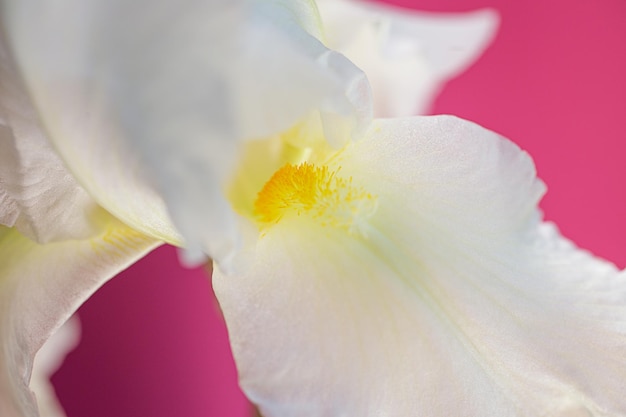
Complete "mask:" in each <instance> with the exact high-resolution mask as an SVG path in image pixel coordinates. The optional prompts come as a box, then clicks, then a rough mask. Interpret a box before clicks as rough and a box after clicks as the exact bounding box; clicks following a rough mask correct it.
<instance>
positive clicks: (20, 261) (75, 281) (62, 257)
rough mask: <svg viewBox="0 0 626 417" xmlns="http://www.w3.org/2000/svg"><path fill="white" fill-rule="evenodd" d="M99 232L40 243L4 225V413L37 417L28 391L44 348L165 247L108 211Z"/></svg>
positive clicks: (0, 328)
mask: <svg viewBox="0 0 626 417" xmlns="http://www.w3.org/2000/svg"><path fill="white" fill-rule="evenodd" d="M99 220H100V222H99V226H100V227H99V231H98V233H97V234H95V235H93V236H91V237H89V238H86V239H82V240H66V241H56V242H52V243H49V244H45V245H41V244H38V243H35V242H34V241H32V240H30V239H28V238H26V237H24V236H23V235H21V234H20V233H19V232H18V231H17V230H16V229H14V228H7V227H4V226H0V248H1V249H2V250H0V317H2V321H1V322H0V340H1V341H2V343H0V414H1V415H2V416H7V417H18V416H19V417H25V416H28V417H33V416H37V415H38V411H37V405H36V402H35V398H34V396H33V394H32V393H31V392H30V389H29V382H30V376H31V370H32V365H33V358H34V356H35V354H36V353H37V351H38V350H39V348H40V347H41V346H42V345H43V343H44V342H45V341H46V339H48V338H49V337H50V335H51V334H52V333H54V332H55V331H56V330H57V329H58V328H59V327H60V326H61V325H62V324H63V323H64V322H65V321H66V320H67V319H68V318H69V317H70V316H71V315H72V314H73V313H74V312H75V311H76V309H77V308H78V307H79V306H80V305H81V304H82V303H83V302H84V301H85V300H86V299H87V298H88V297H89V296H90V295H91V294H92V293H93V292H94V291H96V290H97V289H98V288H99V287H100V286H101V285H102V284H104V283H105V282H106V281H107V280H108V279H110V278H111V277H113V276H114V275H115V274H117V273H118V272H119V271H121V270H122V269H124V268H126V267H127V266H128V265H130V264H131V263H132V262H134V261H136V260H137V259H139V258H140V257H142V256H143V255H145V254H146V253H147V252H148V251H149V250H151V249H153V248H154V247H156V246H157V245H158V244H159V243H158V242H157V241H155V240H153V239H151V238H148V237H146V236H145V235H142V234H140V233H139V232H136V231H134V230H133V229H130V228H128V227H127V226H125V225H123V224H121V223H120V222H119V221H117V220H115V219H114V218H113V217H111V216H110V215H108V214H106V213H105V212H103V213H101V215H100V217H99Z"/></svg>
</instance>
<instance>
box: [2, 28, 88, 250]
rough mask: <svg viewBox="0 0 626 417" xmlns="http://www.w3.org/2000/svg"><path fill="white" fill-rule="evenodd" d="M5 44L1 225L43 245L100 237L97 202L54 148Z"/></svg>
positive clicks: (3, 59) (3, 60)
mask: <svg viewBox="0 0 626 417" xmlns="http://www.w3.org/2000/svg"><path fill="white" fill-rule="evenodd" d="M11 64H12V62H11V60H10V57H9V56H8V53H7V50H6V48H5V47H4V46H3V45H2V41H1V39H0V224H1V225H5V226H9V227H15V228H17V229H18V230H19V231H20V233H22V234H24V235H25V236H28V237H29V238H31V239H33V240H35V241H37V242H39V243H47V242H50V241H55V240H64V239H71V238H84V237H87V236H89V235H90V234H92V233H93V232H94V228H93V226H92V224H91V219H90V216H92V215H93V214H94V213H95V212H96V211H97V210H98V206H97V204H96V202H95V201H94V200H93V199H92V198H91V197H90V196H89V195H88V194H87V193H86V192H85V190H84V189H83V188H82V187H81V186H80V185H79V184H78V183H77V182H76V180H74V178H73V177H72V175H71V174H70V173H69V172H68V171H67V169H66V168H65V166H64V165H63V162H62V161H61V160H60V159H59V157H58V156H57V154H56V153H55V152H54V150H53V149H52V147H51V146H50V144H49V142H48V140H47V138H46V135H45V133H44V132H43V130H42V128H41V126H40V124H39V121H38V117H37V114H36V112H35V110H34V109H33V107H32V105H31V104H30V101H29V99H28V95H27V94H26V92H25V91H24V89H23V87H22V85H21V82H20V79H19V77H18V76H17V74H16V72H15V70H14V68H12V66H11Z"/></svg>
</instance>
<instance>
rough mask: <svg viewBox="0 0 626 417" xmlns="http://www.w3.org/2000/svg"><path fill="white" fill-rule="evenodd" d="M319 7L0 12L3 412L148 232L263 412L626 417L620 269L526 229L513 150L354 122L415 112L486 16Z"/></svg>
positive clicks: (460, 133) (18, 403)
mask: <svg viewBox="0 0 626 417" xmlns="http://www.w3.org/2000/svg"><path fill="white" fill-rule="evenodd" d="M333 1H334V0H326V1H325V2H323V3H321V4H320V6H321V9H320V10H321V15H322V17H323V20H324V22H328V25H329V26H328V27H327V28H325V30H326V32H325V33H324V30H322V26H321V20H320V17H319V14H318V11H317V8H316V5H315V4H314V3H313V2H311V1H306V0H301V1H300V0H298V1H296V0H292V1H287V0H265V1H260V0H259V1H247V0H221V1H220V0H213V1H208V0H182V1H165V0H161V1H149V0H141V1H135V2H128V1H125V0H108V1H104V0H62V1H58V2H57V1H55V2H49V1H44V0H4V1H1V2H0V22H1V26H0V29H1V30H2V35H3V36H2V38H1V40H0V42H1V43H0V161H1V165H0V202H1V206H0V207H1V210H0V223H1V224H2V225H3V226H0V315H1V316H0V317H1V318H2V321H1V322H0V338H1V339H0V413H1V414H2V416H8V417H24V416H27V417H32V416H37V415H38V410H37V405H36V400H35V399H34V397H33V395H32V393H31V392H30V390H29V383H30V375H31V369H32V365H33V358H34V356H35V354H36V352H37V351H38V350H39V348H40V347H41V346H42V345H43V343H44V342H45V341H46V339H47V338H48V337H49V336H50V335H51V334H52V333H54V331H55V330H56V329H57V328H59V326H60V325H61V324H62V323H63V322H64V321H65V320H67V318H68V317H70V315H71V314H72V313H73V312H74V311H75V310H76V309H77V308H78V306H79V305H80V304H81V303H82V302H83V301H84V300H85V299H86V298H87V297H88V296H89V295H90V294H91V293H93V291H95V290H96V289H97V288H98V287H99V286H100V285H101V284H102V283H103V282H105V281H106V280H107V279H109V278H110V277H111V276H113V275H114V274H115V273H116V272H118V271H119V270H121V269H122V268H124V267H125V266H127V265H129V264H130V263H132V262H133V261H135V260H136V259H138V258H140V257H141V256H143V255H144V254H145V253H147V251H149V250H151V249H152V248H154V247H155V246H157V245H158V244H159V243H160V242H162V241H165V242H169V243H173V244H176V245H179V246H184V247H185V248H186V249H185V250H186V252H185V253H186V256H187V259H188V260H190V261H194V262H197V261H199V260H202V259H203V257H204V256H210V257H211V258H213V259H214V260H215V261H216V268H215V273H214V285H215V289H216V293H217V295H218V298H219V300H220V303H221V305H222V307H223V310H224V315H225V317H226V321H227V324H228V327H229V332H230V336H231V342H232V345H233V350H234V353H235V357H236V361H237V365H238V368H239V372H240V376H241V384H242V387H243V389H244V391H245V392H246V393H247V395H248V396H249V397H250V399H251V400H252V401H253V402H255V403H256V404H258V405H259V408H260V410H261V412H262V413H263V414H264V415H265V416H266V417H283V416H284V417H293V416H329V417H330V416H333V417H334V416H362V417H363V416H398V417H400V416H402V417H404V416H442V417H443V416H446V417H447V416H476V417H485V416H494V417H508V416H511V417H513V416H516V417H518V416H529V417H530V416H533V417H535V416H574V415H576V416H578V415H580V416H583V415H589V416H620V415H624V414H625V413H626V395H625V394H626V392H625V391H626V386H625V384H624V382H623V381H625V380H626V348H625V346H626V304H625V301H626V276H625V274H624V273H623V272H620V271H618V270H617V269H616V268H615V267H614V266H613V265H611V264H609V263H608V262H605V261H602V260H600V259H597V258H594V257H593V256H591V255H589V254H588V253H586V252H584V251H581V250H579V249H577V248H576V247H575V246H574V245H573V244H572V243H571V242H569V241H567V240H566V239H564V238H563V237H561V236H560V235H559V233H558V231H557V230H556V228H555V227H554V226H553V225H551V224H548V223H544V222H542V220H541V213H540V212H539V211H538V209H537V203H538V201H539V199H540V198H541V196H542V194H543V192H544V186H543V184H542V183H541V181H539V180H538V179H537V178H536V176H535V169H534V166H533V164H532V161H531V159H530V157H529V156H528V155H527V154H526V153H524V152H523V151H521V150H520V149H519V148H517V147H516V146H515V145H514V144H512V143H511V142H509V141H507V140H506V139H503V138H501V137H499V136H497V135H496V134H494V133H492V132H490V131H488V130H485V129H483V128H481V127H479V126H477V125H474V124H472V123H470V122H466V121H462V120H459V119H456V118H453V117H448V116H442V117H413V118H399V119H376V120H372V113H373V112H374V113H375V114H377V115H397V114H400V113H411V112H412V111H424V109H425V108H426V106H427V104H428V103H429V102H430V99H431V98H432V96H433V94H435V93H436V92H437V90H438V88H440V86H441V85H442V83H443V82H444V81H445V80H446V79H447V78H449V77H451V76H453V75H454V74H456V73H458V72H459V71H460V70H461V69H462V68H463V67H465V66H467V65H468V64H469V63H470V62H471V60H472V59H474V58H475V57H476V56H477V55H478V53H479V51H480V50H481V49H482V48H483V47H484V46H485V45H486V44H487V43H488V41H489V39H490V37H491V36H492V34H493V33H494V30H495V24H494V23H495V19H494V16H493V15H492V13H491V12H489V11H482V12H477V13H474V14H470V15H467V16H465V17H463V18H461V17H456V18H454V19H452V20H449V19H444V20H433V19H432V18H430V17H425V16H421V15H416V16H413V15H411V16H404V15H400V14H399V13H398V12H396V13H395V15H393V14H392V18H391V19H382V18H379V17H378V15H376V14H374V12H373V11H371V10H369V9H366V10H362V11H357V10H356V9H354V5H352V4H351V3H344V2H338V1H337V2H333ZM458 19H460V20H458ZM346 21H350V24H349V27H351V28H354V31H350V30H346V28H347V27H348V26H346V25H345V24H344V26H342V24H343V23H342V22H346ZM459 22H462V23H459ZM439 29H441V31H440V32H438V30H439ZM431 38H433V39H436V42H434V43H432V42H429V39H431ZM420 42H422V43H420ZM327 46H329V47H331V48H337V49H339V50H341V51H343V52H345V53H346V54H347V55H348V57H350V58H353V59H355V60H356V61H360V62H361V63H362V65H363V67H364V68H365V69H366V73H368V74H370V73H371V74H372V88H371V89H370V83H369V82H368V80H367V79H366V77H365V75H364V73H363V72H362V71H361V70H359V69H358V68H357V67H356V66H355V65H354V64H352V62H351V61H349V60H348V59H347V58H346V57H345V56H343V55H341V54H339V53H338V52H336V51H335V50H333V49H328V48H327ZM446 51H456V52H454V53H446ZM372 92H373V98H374V100H373V101H372ZM413 106H415V107H414V108H412V107H413ZM66 167H67V169H66ZM68 170H69V172H68ZM70 172H71V173H70ZM41 412H42V414H44V415H45V413H47V412H48V410H47V409H45V408H43V407H42V409H41Z"/></svg>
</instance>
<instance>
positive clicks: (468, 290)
mask: <svg viewBox="0 0 626 417" xmlns="http://www.w3.org/2000/svg"><path fill="white" fill-rule="evenodd" d="M329 166H330V168H331V169H333V170H336V169H337V168H338V167H339V166H340V167H341V170H340V171H338V174H337V175H342V176H344V177H350V178H352V180H353V183H354V184H355V185H358V186H362V187H364V188H365V189H366V190H367V191H368V192H370V193H372V194H374V195H376V196H377V197H378V204H379V206H378V211H377V212H376V213H375V214H374V215H373V217H372V218H371V219H370V220H369V229H368V230H367V234H365V235H363V236H360V237H359V236H354V235H350V234H348V233H346V232H345V231H344V230H343V229H336V228H332V227H331V226H320V225H319V224H317V223H315V222H314V221H309V220H307V219H306V218H301V217H290V218H288V219H282V220H280V221H279V222H278V223H276V224H275V225H273V226H271V227H269V228H267V230H264V235H263V236H261V237H258V233H256V234H255V233H251V242H252V243H251V244H250V245H249V247H248V251H247V252H246V253H244V254H243V255H242V262H243V261H247V262H248V268H247V269H245V270H244V271H243V272H241V273H240V274H238V275H233V276H225V275H224V274H223V273H222V272H220V271H219V270H216V271H215V275H214V285H215V289H216V293H217V295H218V298H219V300H220V304H221V306H222V309H223V311H224V314H225V318H226V321H227V324H228V327H229V333H230V336H231V340H232V344H233V351H234V354H235V358H236V361H237V364H238V368H239V371H240V378H241V385H242V387H243V389H244V391H245V392H246V393H247V395H248V396H249V397H250V398H251V400H252V401H254V402H256V403H257V404H259V406H260V409H261V413H262V414H263V415H264V416H265V417H282V416H289V417H297V416H308V417H310V416H329V417H330V416H363V417H366V416H386V417H387V416H398V417H404V416H435V417H439V416H468V417H485V416H494V417H496V416H497V417H509V416H510V417H513V416H515V417H521V416H524V417H536V416H551V417H561V416H563V417H565V416H573V415H577V416H578V415H581V416H582V415H589V416H613V417H617V416H621V415H624V413H626V385H625V384H624V383H623V381H625V380H626V348H625V346H626V275H625V274H624V273H623V272H618V271H617V270H616V268H615V267H614V266H613V265H611V264H609V263H607V262H604V261H601V260H599V259H597V258H594V257H592V256H591V255H589V254H586V253H584V252H582V251H580V250H578V249H576V248H575V247H574V246H573V245H572V244H571V243H568V242H567V241H566V240H565V239H563V238H561V237H560V236H559V235H558V233H556V232H555V230H554V228H553V227H552V226H550V225H547V224H542V223H541V222H539V221H538V220H539V213H538V211H537V208H536V204H537V202H538V200H539V198H540V197H541V195H542V193H543V191H544V186H543V184H542V183H541V182H540V181H538V180H537V179H536V177H535V170H534V166H533V164H532V161H531V160H530V158H529V157H528V155H527V154H525V153H524V152H522V151H520V150H519V148H517V147H516V146H515V145H513V144H512V143H510V142H508V141H506V140H504V139H502V138H500V137H498V136H497V135H496V134H494V133H492V132H489V131H486V130H484V129H482V128H480V127H478V126H476V125H473V124H471V123H469V122H464V121H461V120H458V119H454V118H450V117H436V118H414V119H406V120H400V121H398V120H396V121H379V122H377V123H375V124H374V125H373V127H372V130H371V131H370V133H369V135H368V136H367V137H366V138H365V139H363V140H362V141H359V142H356V143H354V144H353V145H351V146H349V147H347V148H346V149H345V150H344V151H343V152H341V153H340V154H339V155H338V156H337V157H335V158H333V159H332V160H331V161H330V162H329Z"/></svg>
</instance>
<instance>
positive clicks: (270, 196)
mask: <svg viewBox="0 0 626 417" xmlns="http://www.w3.org/2000/svg"><path fill="white" fill-rule="evenodd" d="M337 174H338V170H337V171H331V170H330V169H328V167H326V166H322V167H318V166H315V165H313V164H309V163H306V162H305V163H303V164H300V165H292V164H286V165H284V166H283V167H282V168H280V169H279V170H278V171H276V172H275V173H274V175H273V176H272V177H271V178H270V180H269V181H268V182H267V183H266V184H265V186H264V187H263V189H262V190H261V191H260V192H259V194H258V196H257V199H256V201H255V203H254V214H255V216H256V218H257V219H258V220H259V222H261V223H262V224H263V226H265V227H267V226H270V225H272V224H275V223H277V222H278V221H280V220H281V219H282V218H284V217H286V216H292V215H295V216H308V217H310V218H312V219H314V220H315V221H316V222H317V223H319V224H320V225H322V226H333V227H339V228H342V229H345V230H347V231H348V232H350V233H358V234H364V233H365V230H364V226H365V221H366V220H367V219H368V218H369V217H371V216H372V214H374V212H375V211H376V207H377V199H376V197H375V196H373V195H371V194H370V193H368V192H367V191H365V190H364V189H363V188H361V187H358V186H355V185H353V184H352V178H351V177H350V178H342V177H340V176H339V175H337Z"/></svg>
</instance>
